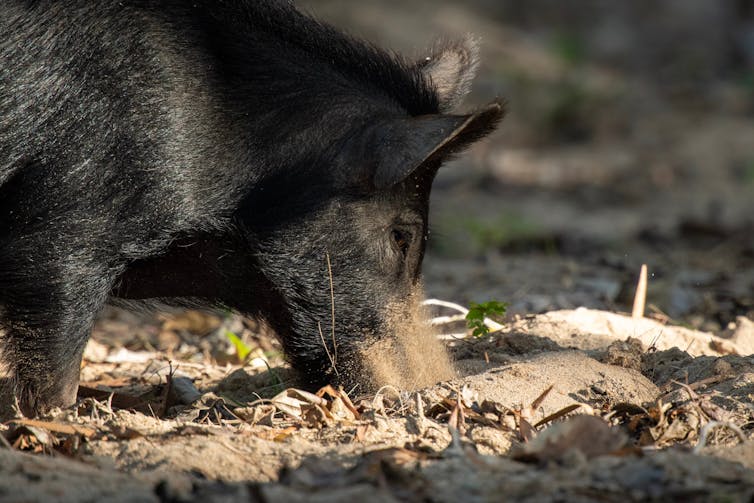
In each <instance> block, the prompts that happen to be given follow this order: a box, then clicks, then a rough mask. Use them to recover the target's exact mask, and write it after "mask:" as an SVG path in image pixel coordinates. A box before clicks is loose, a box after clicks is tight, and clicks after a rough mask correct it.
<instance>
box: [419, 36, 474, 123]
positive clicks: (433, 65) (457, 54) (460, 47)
mask: <svg viewBox="0 0 754 503" xmlns="http://www.w3.org/2000/svg"><path fill="white" fill-rule="evenodd" d="M478 66H479V42H478V41H477V40H476V39H475V38H474V37H472V36H471V35H467V36H466V37H465V38H463V39H461V40H456V41H452V42H448V41H440V42H437V43H436V44H435V46H434V48H433V49H432V52H431V53H430V55H429V56H427V57H426V58H424V60H423V61H420V62H419V63H418V67H419V69H420V70H421V72H422V73H423V74H424V77H425V78H426V79H427V80H428V81H429V82H430V84H431V85H432V87H433V88H434V90H435V93H436V94H437V99H438V101H439V105H440V111H441V112H450V111H452V110H453V109H454V108H455V107H456V106H458V105H459V104H460V103H461V100H463V98H464V96H466V94H468V92H469V91H470V90H471V81H472V80H473V79H474V75H475V74H476V70H477V67H478Z"/></svg>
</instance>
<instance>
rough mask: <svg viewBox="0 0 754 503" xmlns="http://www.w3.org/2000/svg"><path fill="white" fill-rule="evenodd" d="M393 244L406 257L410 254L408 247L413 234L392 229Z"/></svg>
mask: <svg viewBox="0 0 754 503" xmlns="http://www.w3.org/2000/svg"><path fill="white" fill-rule="evenodd" d="M392 238H393V244H394V245H395V247H396V248H397V249H398V250H399V251H400V252H401V253H402V254H403V256H404V257H405V256H406V255H407V254H408V247H409V244H411V234H409V233H408V232H406V231H402V230H400V229H393V230H392Z"/></svg>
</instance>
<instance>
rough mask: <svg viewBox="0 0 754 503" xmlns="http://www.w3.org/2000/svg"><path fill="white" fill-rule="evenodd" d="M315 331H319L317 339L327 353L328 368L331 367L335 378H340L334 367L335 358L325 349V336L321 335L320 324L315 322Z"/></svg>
mask: <svg viewBox="0 0 754 503" xmlns="http://www.w3.org/2000/svg"><path fill="white" fill-rule="evenodd" d="M317 329H318V330H319V338H320V340H321V341H322V347H323V348H325V353H327V359H328V360H330V367H332V369H333V372H335V375H336V376H340V374H338V369H337V367H336V366H335V358H334V357H333V355H332V354H330V349H329V348H328V347H327V343H326V342H325V336H324V334H323V333H322V324H321V323H320V322H317Z"/></svg>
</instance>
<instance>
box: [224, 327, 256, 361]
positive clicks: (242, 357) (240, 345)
mask: <svg viewBox="0 0 754 503" xmlns="http://www.w3.org/2000/svg"><path fill="white" fill-rule="evenodd" d="M225 337H227V338H228V340H229V341H230V342H231V343H233V346H234V347H235V348H236V354H237V355H238V361H241V362H244V361H246V357H247V356H249V353H251V348H250V347H249V346H247V345H246V344H245V343H244V341H242V340H241V338H240V337H238V336H237V335H236V334H234V333H233V332H231V331H230V330H226V331H225Z"/></svg>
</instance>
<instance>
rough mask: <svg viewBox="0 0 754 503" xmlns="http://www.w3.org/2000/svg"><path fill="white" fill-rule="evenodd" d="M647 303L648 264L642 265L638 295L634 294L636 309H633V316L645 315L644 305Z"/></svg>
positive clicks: (640, 316) (637, 289)
mask: <svg viewBox="0 0 754 503" xmlns="http://www.w3.org/2000/svg"><path fill="white" fill-rule="evenodd" d="M646 303H647V264H642V265H641V271H640V272H639V282H638V283H637V285H636V295H635V296H634V309H633V311H631V317H632V318H643V317H644V306H645V305H646Z"/></svg>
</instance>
